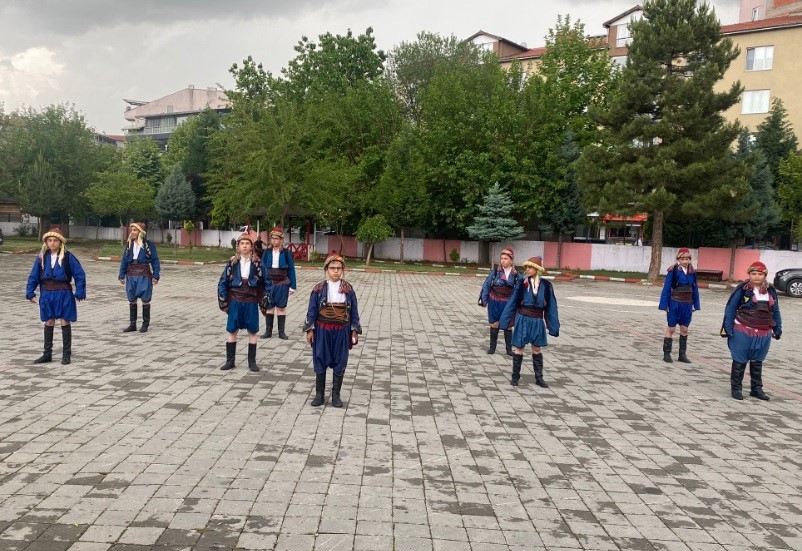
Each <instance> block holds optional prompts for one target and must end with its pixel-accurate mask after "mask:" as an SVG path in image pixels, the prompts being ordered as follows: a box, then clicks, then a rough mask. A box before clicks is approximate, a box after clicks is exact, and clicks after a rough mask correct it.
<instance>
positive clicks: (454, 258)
mask: <svg viewBox="0 0 802 551" xmlns="http://www.w3.org/2000/svg"><path fill="white" fill-rule="evenodd" d="M448 256H449V258H451V262H453V263H454V264H456V263H457V262H459V251H458V250H457V249H451V253H449V255H448Z"/></svg>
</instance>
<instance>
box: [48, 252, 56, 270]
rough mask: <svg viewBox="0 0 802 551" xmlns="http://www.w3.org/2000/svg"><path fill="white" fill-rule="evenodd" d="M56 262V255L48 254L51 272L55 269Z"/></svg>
mask: <svg viewBox="0 0 802 551" xmlns="http://www.w3.org/2000/svg"><path fill="white" fill-rule="evenodd" d="M56 260H58V255H57V254H53V253H52V252H51V253H50V269H51V270H52V269H53V268H55V267H56Z"/></svg>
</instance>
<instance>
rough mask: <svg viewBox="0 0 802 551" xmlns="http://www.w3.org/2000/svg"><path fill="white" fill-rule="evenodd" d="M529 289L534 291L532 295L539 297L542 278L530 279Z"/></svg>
mask: <svg viewBox="0 0 802 551" xmlns="http://www.w3.org/2000/svg"><path fill="white" fill-rule="evenodd" d="M529 288H530V289H531V290H532V295H534V296H537V290H538V289H539V288H540V278H539V277H530V278H529Z"/></svg>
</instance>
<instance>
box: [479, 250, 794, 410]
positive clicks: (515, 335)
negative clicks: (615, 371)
mask: <svg viewBox="0 0 802 551" xmlns="http://www.w3.org/2000/svg"><path fill="white" fill-rule="evenodd" d="M514 260H515V253H514V251H513V249H512V247H506V248H505V249H504V250H502V251H501V255H500V258H499V263H498V265H497V266H496V267H495V268H493V269H492V270H491V271H490V274H489V275H488V276H487V279H485V282H484V284H483V285H482V291H481V294H480V295H479V305H480V306H484V307H487V321H488V323H489V324H490V346H489V348H488V349H487V353H488V354H493V353H495V351H496V346H497V343H498V335H499V332H500V331H503V333H504V343H505V345H506V352H507V355H509V356H512V377H511V378H510V384H512V385H513V386H518V384H519V380H520V378H521V365H522V363H523V351H524V347H525V346H526V345H527V344H529V345H531V347H532V367H533V369H534V372H535V384H536V385H538V386H540V387H543V388H548V386H549V385H548V384H547V383H546V381H545V379H544V377H543V351H542V348H543V347H546V346H548V336H551V337H559V336H560V320H559V317H558V314H557V298H556V297H555V295H554V288H553V286H552V284H551V283H550V282H549V281H548V280H546V279H543V278H541V275H542V274H543V273H545V271H546V270H545V269H544V267H543V260H542V259H541V258H540V257H532V258H529V259H528V260H526V261H525V262H524V263H523V267H524V270H525V274H520V273H519V272H518V271H517V270H516V268H515V266H514ZM691 260H692V258H691V252H690V250H689V249H687V248H685V247H683V248H681V249H679V251H677V256H676V263H675V264H673V265H672V266H670V267H669V268H668V271H667V273H666V277H665V281H664V283H663V290H662V293H661V294H660V304H659V305H658V308H659V309H660V310H662V311H665V312H666V322H667V324H666V325H667V326H666V330H665V334H664V337H663V361H665V362H668V363H672V362H673V361H674V360H673V359H672V357H671V349H672V345H673V336H674V332H675V331H676V328H677V325H678V324H679V328H680V337H679V356H678V358H677V359H678V361H680V362H683V363H691V361H690V360H689V359H688V356H687V350H688V327H689V326H690V324H691V319H692V317H693V312H695V311H696V310H699V309H700V308H701V304H700V301H699V285H698V282H697V279H696V271H695V270H694V268H693V265H692V263H691ZM747 275H748V279H747V280H746V281H745V282H743V283H741V284H739V285H737V286H736V287H735V290H734V291H733V292H732V294H731V295H730V298H729V300H727V305H726V307H725V309H724V320H723V322H722V325H721V331H720V334H721V336H722V337H725V338H726V339H727V345H728V347H729V349H730V355H731V356H732V367H731V370H730V392H731V396H732V398H734V399H735V400H743V399H744V397H743V379H744V373H745V372H746V366H747V364H749V376H750V378H751V391H750V393H749V395H750V396H753V397H755V398H757V399H758V400H768V399H769V396H768V395H767V394H766V393H765V392H764V391H763V361H764V360H765V359H766V356H767V355H768V352H769V347H770V346H771V339H772V338H774V339H777V340H779V339H780V336H781V335H782V317H781V316H780V304H779V302H778V300H777V291H776V290H775V289H774V287H773V286H771V285H770V284H769V283H768V282H767V281H766V277H767V276H768V269H767V268H766V265H765V264H764V263H762V262H754V263H752V265H750V266H749V268H748V269H747Z"/></svg>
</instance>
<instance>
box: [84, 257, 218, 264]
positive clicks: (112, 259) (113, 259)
mask: <svg viewBox="0 0 802 551" xmlns="http://www.w3.org/2000/svg"><path fill="white" fill-rule="evenodd" d="M95 260H98V261H100V262H120V261H121V260H122V258H120V257H119V256H96V257H95ZM159 262H161V263H162V264H172V265H178V266H212V265H215V264H222V263H223V261H222V260H210V261H208V262H196V261H194V260H162V259H159Z"/></svg>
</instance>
